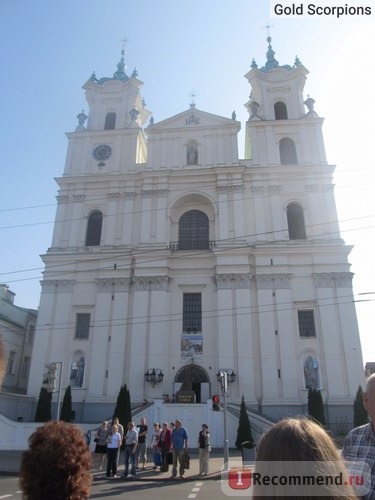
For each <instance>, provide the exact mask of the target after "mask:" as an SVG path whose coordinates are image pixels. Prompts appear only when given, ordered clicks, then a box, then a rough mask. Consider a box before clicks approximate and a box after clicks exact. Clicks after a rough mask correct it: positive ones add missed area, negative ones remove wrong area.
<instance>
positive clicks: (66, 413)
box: [60, 385, 72, 422]
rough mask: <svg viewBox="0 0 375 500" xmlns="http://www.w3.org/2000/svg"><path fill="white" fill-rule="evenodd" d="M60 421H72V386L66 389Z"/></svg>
mask: <svg viewBox="0 0 375 500" xmlns="http://www.w3.org/2000/svg"><path fill="white" fill-rule="evenodd" d="M60 420H63V421H64V422H71V421H72V391H71V388H70V385H68V387H67V388H66V389H65V394H64V399H63V403H62V407H61V414H60Z"/></svg>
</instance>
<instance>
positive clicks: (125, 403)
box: [112, 384, 132, 448]
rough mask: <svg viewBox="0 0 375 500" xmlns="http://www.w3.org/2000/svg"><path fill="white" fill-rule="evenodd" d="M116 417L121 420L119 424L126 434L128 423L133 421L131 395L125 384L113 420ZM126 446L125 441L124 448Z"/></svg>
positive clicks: (121, 389) (119, 394) (120, 392)
mask: <svg viewBox="0 0 375 500" xmlns="http://www.w3.org/2000/svg"><path fill="white" fill-rule="evenodd" d="M116 417H117V418H118V419H119V422H120V424H121V425H122V426H123V428H124V432H125V433H126V427H127V425H128V423H129V422H131V420H132V412H131V403H130V393H129V390H128V388H127V386H126V384H123V385H122V386H121V387H120V391H119V393H118V396H117V402H116V407H115V411H114V412H113V417H112V419H114V418H116ZM124 446H125V440H124V442H123V444H122V448H123V447H124Z"/></svg>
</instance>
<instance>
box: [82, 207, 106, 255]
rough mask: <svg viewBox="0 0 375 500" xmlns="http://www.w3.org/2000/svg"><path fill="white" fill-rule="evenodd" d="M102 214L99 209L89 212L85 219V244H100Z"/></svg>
mask: <svg viewBox="0 0 375 500" xmlns="http://www.w3.org/2000/svg"><path fill="white" fill-rule="evenodd" d="M102 223H103V214H102V213H101V212H100V211H99V210H95V211H94V212H91V214H90V215H89V219H88V221H87V232H86V246H87V247H89V246H98V245H100V239H101V237H102Z"/></svg>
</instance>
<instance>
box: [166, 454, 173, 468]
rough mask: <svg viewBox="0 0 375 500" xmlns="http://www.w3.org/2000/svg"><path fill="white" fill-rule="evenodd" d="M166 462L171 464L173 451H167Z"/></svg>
mask: <svg viewBox="0 0 375 500" xmlns="http://www.w3.org/2000/svg"><path fill="white" fill-rule="evenodd" d="M167 463H168V464H169V465H172V464H173V452H172V451H170V452H169V453H168V457H167Z"/></svg>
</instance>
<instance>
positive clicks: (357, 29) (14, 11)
mask: <svg viewBox="0 0 375 500" xmlns="http://www.w3.org/2000/svg"><path fill="white" fill-rule="evenodd" d="M281 3H282V2H281ZM290 3H291V2H289V4H290ZM299 3H300V2H299ZM305 3H307V2H305ZM326 3H327V4H332V1H331V0H327V2H326ZM333 3H334V4H345V3H348V4H350V5H365V4H366V1H365V0H363V2H359V1H358V0H353V1H352V2H350V1H349V0H348V1H347V2H343V1H341V0H337V1H336V2H333ZM284 4H285V5H286V4H287V2H284ZM368 4H369V5H373V2H372V1H371V2H370V1H368ZM373 11H374V12H373V14H372V15H371V16H368V17H360V16H350V17H342V18H340V19H337V18H335V17H333V18H330V17H327V16H325V17H321V16H316V17H314V18H293V19H285V18H284V19H281V18H271V16H270V2H269V1H268V0H262V1H260V0H231V1H229V0H200V1H197V0H137V2H134V1H130V0H64V1H63V2H58V1H53V0H32V1H25V0H2V1H1V3H0V16H1V23H2V29H1V32H0V60H1V67H2V72H1V73H2V76H1V96H2V99H1V113H2V127H1V129H2V131H1V134H0V141H1V144H0V145H1V152H2V157H3V158H2V174H1V182H0V238H1V243H2V244H1V250H0V262H1V268H0V273H1V274H0V282H4V283H8V284H9V286H10V288H11V289H12V290H13V291H14V292H15V293H16V304H17V305H20V306H23V307H32V308H37V306H38V302H39V295H40V285H39V281H40V279H41V276H42V275H41V273H42V268H43V264H42V261H41V259H40V255H41V254H43V253H44V252H45V251H46V250H47V248H48V247H49V246H50V243H51V235H52V228H53V220H54V215H55V196H56V191H57V190H56V187H57V186H56V184H55V182H54V177H59V176H60V175H61V174H62V172H63V168H64V162H65V154H66V146H67V139H66V136H65V132H68V131H72V130H74V128H75V127H76V125H77V119H76V115H77V114H78V113H79V112H80V111H81V110H82V109H85V110H86V111H87V106H86V102H85V97H84V91H83V90H82V88H81V87H82V85H83V84H84V83H85V81H86V80H87V79H88V78H89V76H90V75H91V73H92V71H93V70H95V71H96V74H97V76H98V77H103V76H111V75H112V74H113V72H114V71H115V69H116V64H117V62H118V61H119V58H120V51H121V48H122V43H121V40H123V39H124V38H126V39H127V40H128V41H127V42H126V63H127V68H128V69H127V71H128V73H129V74H130V73H131V72H132V71H133V69H134V67H136V68H137V71H138V74H139V79H140V80H142V81H143V82H144V86H143V89H142V95H143V96H144V98H145V100H146V103H147V107H148V109H150V110H151V111H152V112H153V115H154V117H155V121H159V120H162V119H164V118H167V117H169V116H173V115H175V114H177V113H179V112H181V111H183V110H185V109H187V108H188V107H189V103H190V101H191V97H190V94H191V93H192V91H195V92H196V94H197V96H196V98H195V100H196V104H197V107H198V108H200V109H202V110H204V111H208V112H210V113H214V114H218V115H222V116H227V117H230V116H231V114H232V111H233V110H235V111H236V114H237V119H238V120H240V121H241V123H242V130H241V132H240V136H239V145H240V156H241V157H243V143H244V129H245V122H246V120H247V118H248V115H247V111H246V109H245V108H244V106H243V105H244V103H245V102H246V101H247V100H248V96H249V93H250V88H249V84H248V82H247V80H246V79H245V78H244V77H243V75H244V74H245V73H247V71H248V70H249V69H250V64H251V60H252V58H253V57H254V58H255V60H256V61H257V63H258V64H259V65H263V64H264V62H265V53H266V50H267V43H266V37H267V30H266V29H265V28H264V26H265V25H267V24H270V25H271V26H272V27H271V29H270V32H271V36H272V45H273V48H274V50H275V51H276V59H277V60H278V61H279V62H280V64H293V62H294V58H295V56H296V55H298V57H299V58H300V60H301V61H302V63H303V64H304V65H305V67H306V68H307V69H308V70H309V71H310V75H309V77H308V80H307V83H306V87H305V95H306V97H307V95H308V94H309V95H311V96H312V97H313V98H314V99H315V101H316V104H315V109H316V111H317V112H318V114H319V115H320V116H323V117H325V124H324V128H323V132H324V137H325V144H326V150H327V156H328V161H329V162H330V163H333V164H336V165H337V170H336V174H335V184H336V199H337V205H338V213H339V219H340V226H341V228H342V237H343V238H344V239H345V241H346V242H347V243H348V244H353V245H354V250H353V252H352V254H351V256H350V262H351V263H352V264H353V266H352V271H353V272H355V273H356V274H355V279H354V290H355V294H356V295H355V298H356V300H361V302H358V304H357V312H358V317H359V326H360V332H361V339H362V347H363V353H364V359H365V361H371V360H372V361H375V340H373V337H374V329H373V326H372V325H373V317H372V316H373V311H374V299H375V295H374V294H370V295H358V294H363V293H366V294H368V293H369V292H374V291H375V266H373V264H372V260H373V257H372V255H373V250H372V246H373V244H374V243H375V229H374V227H375V197H374V195H373V192H374V181H375V174H374V156H375V154H374V148H373V142H374V138H373V136H374V133H373V132H374V127H373V117H374V116H375V104H374V103H375V100H374V98H373V89H374V88H375V77H374V75H373V71H372V65H373V62H372V57H373V55H372V52H373V47H374V46H375V35H374V33H375V8H374V7H373ZM364 299H365V300H367V301H366V302H362V300H364ZM371 313H372V314H371Z"/></svg>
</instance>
